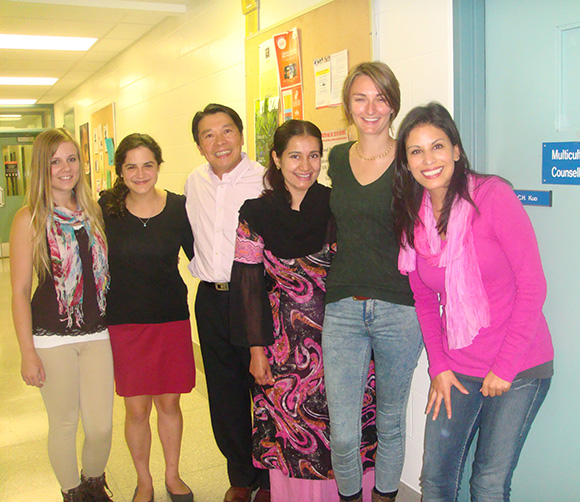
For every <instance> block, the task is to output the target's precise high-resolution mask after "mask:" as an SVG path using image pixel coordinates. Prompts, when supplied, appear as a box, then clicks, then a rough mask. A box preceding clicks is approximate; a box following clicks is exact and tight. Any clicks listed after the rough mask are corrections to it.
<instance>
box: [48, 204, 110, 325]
mask: <svg viewBox="0 0 580 502" xmlns="http://www.w3.org/2000/svg"><path fill="white" fill-rule="evenodd" d="M80 226H84V227H85V230H86V232H87V234H88V235H89V244H90V247H91V256H92V258H93V276H94V278H95V285H96V287H97V303H98V305H99V310H100V312H101V315H104V313H105V305H106V302H105V295H106V293H107V290H108V289H109V266H108V261H107V253H106V245H105V241H104V240H103V238H102V237H101V235H99V233H98V232H91V227H90V222H89V220H88V218H86V216H85V214H84V213H83V212H82V211H70V210H68V209H66V208H64V207H60V206H55V207H54V209H53V213H52V218H48V220H47V222H46V235H47V238H48V246H49V251H50V261H51V264H52V276H53V278H54V285H55V289H56V299H57V302H58V313H59V314H60V315H62V316H64V319H63V320H66V325H67V328H70V327H71V326H72V325H73V322H74V324H75V325H76V326H79V327H80V326H81V324H82V323H83V319H84V315H83V265H82V262H81V255H80V252H79V244H78V242H77V238H76V234H75V227H80Z"/></svg>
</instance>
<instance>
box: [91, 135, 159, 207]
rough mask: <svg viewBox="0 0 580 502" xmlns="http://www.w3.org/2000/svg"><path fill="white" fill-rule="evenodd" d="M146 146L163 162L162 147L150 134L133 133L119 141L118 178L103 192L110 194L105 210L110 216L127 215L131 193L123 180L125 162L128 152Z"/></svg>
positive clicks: (116, 158) (117, 156) (116, 170)
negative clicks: (127, 201) (127, 199)
mask: <svg viewBox="0 0 580 502" xmlns="http://www.w3.org/2000/svg"><path fill="white" fill-rule="evenodd" d="M140 146H144V147H145V148H147V149H148V150H151V152H152V153H153V155H154V156H155V160H156V161H157V165H161V164H162V163H163V156H162V155H161V147H160V146H159V144H158V143H157V141H155V140H154V139H153V138H152V137H151V136H149V135H148V134H140V133H133V134H129V136H125V137H124V138H123V140H122V141H121V142H120V143H119V146H118V147H117V150H116V151H115V173H116V174H117V179H116V180H115V184H114V185H113V188H110V189H109V190H105V191H104V192H101V195H103V194H105V193H106V194H109V197H108V199H107V202H106V204H105V210H106V212H107V214H108V215H109V216H112V217H114V218H121V217H123V216H125V214H126V212H127V205H126V204H125V199H126V198H127V194H128V193H129V188H128V187H127V185H125V181H124V180H123V176H122V174H123V164H124V163H125V159H126V158H127V153H129V152H130V151H131V150H134V149H135V148H139V147H140Z"/></svg>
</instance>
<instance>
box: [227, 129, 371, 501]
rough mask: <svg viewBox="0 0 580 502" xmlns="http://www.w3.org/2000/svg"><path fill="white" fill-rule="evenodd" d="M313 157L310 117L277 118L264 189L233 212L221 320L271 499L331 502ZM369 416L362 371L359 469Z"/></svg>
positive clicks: (323, 249) (315, 137) (320, 224)
mask: <svg viewBox="0 0 580 502" xmlns="http://www.w3.org/2000/svg"><path fill="white" fill-rule="evenodd" d="M321 157H322V138H321V133H320V130H319V129H318V128H317V127H316V126H315V125H314V124H312V123H311V122H306V121H301V120H290V121H288V122H286V123H284V124H283V125H282V126H280V127H279V128H278V130H277V131H276V133H275V135H274V145H273V147H272V150H271V152H270V164H269V167H268V169H267V170H266V174H265V181H266V183H265V185H266V186H267V187H269V188H268V189H266V190H265V191H264V193H263V195H262V197H260V198H258V199H254V200H249V201H247V202H246V203H245V204H244V205H243V206H242V208H241V210H240V225H239V227H238V234H237V241H236V257H235V262H234V267H233V271H232V284H231V311H232V322H231V324H230V325H231V326H232V337H233V340H232V341H233V343H237V344H240V345H246V346H249V347H250V352H251V362H250V372H251V373H252V375H253V376H254V379H255V382H256V386H255V392H254V434H253V441H254V463H255V465H257V466H258V467H262V468H265V469H269V470H270V481H271V487H272V501H273V502H286V501H293V502H299V501H308V502H330V501H338V491H337V488H336V483H335V481H334V479H333V478H334V476H333V473H332V467H331V462H330V447H329V430H328V428H329V420H328V407H327V402H326V394H325V390H324V388H325V387H324V372H323V365H322V350H321V330H322V321H323V316H324V295H325V280H326V274H327V272H328V269H329V267H330V261H331V257H332V254H333V253H334V246H335V245H334V242H335V238H334V222H333V218H332V216H331V213H330V207H329V203H328V201H329V195H330V189H329V188H328V187H325V186H322V185H320V184H319V183H318V182H317V181H316V179H317V177H318V174H319V172H320V162H321ZM374 422H375V408H374V372H373V371H372V370H371V372H370V373H369V379H368V384H367V389H366V396H365V405H364V407H363V414H362V423H363V427H364V434H363V442H362V447H361V456H362V458H363V463H364V466H365V468H367V469H368V468H371V467H372V466H373V465H374V449H375V445H376V444H375V441H376V438H375V430H374ZM370 482H371V483H372V479H371V480H370Z"/></svg>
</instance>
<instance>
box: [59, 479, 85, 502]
mask: <svg viewBox="0 0 580 502" xmlns="http://www.w3.org/2000/svg"><path fill="white" fill-rule="evenodd" d="M61 493H62V500H63V502H88V500H89V499H88V498H86V497H85V491H84V489H83V485H82V483H81V484H80V485H79V486H77V487H75V488H71V489H70V490H67V491H66V492H63V491H62V490H61Z"/></svg>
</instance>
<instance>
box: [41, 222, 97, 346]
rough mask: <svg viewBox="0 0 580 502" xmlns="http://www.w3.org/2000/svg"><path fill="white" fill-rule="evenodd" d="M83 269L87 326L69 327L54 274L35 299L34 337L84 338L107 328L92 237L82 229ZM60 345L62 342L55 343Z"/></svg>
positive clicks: (42, 285)
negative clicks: (98, 291) (94, 267)
mask: <svg viewBox="0 0 580 502" xmlns="http://www.w3.org/2000/svg"><path fill="white" fill-rule="evenodd" d="M75 235H76V238H77V241H78V244H79V251H80V255H81V263H82V266H83V323H81V325H80V327H79V326H77V325H76V324H75V323H74V322H73V325H72V326H71V327H70V328H68V327H67V320H66V318H61V315H60V314H59V313H58V302H57V299H56V288H55V285H54V279H53V277H52V273H51V274H49V275H46V276H45V279H44V280H43V281H42V282H41V283H39V284H38V286H37V288H36V291H35V292H34V295H33V297H32V302H31V308H32V334H33V335H34V336H35V337H40V336H42V337H48V336H66V335H68V336H76V337H79V340H78V341H79V342H81V341H82V339H81V338H80V337H82V336H83V335H89V334H93V333H98V332H100V331H103V330H105V329H106V327H107V322H106V318H105V316H104V315H101V312H100V310H99V304H98V302H97V287H96V285H95V278H94V275H93V257H92V254H91V250H90V248H89V236H88V235H87V233H86V231H85V229H84V228H83V227H81V228H80V229H78V230H75ZM55 345H58V342H56V343H55Z"/></svg>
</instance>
